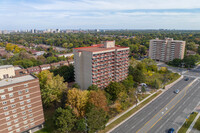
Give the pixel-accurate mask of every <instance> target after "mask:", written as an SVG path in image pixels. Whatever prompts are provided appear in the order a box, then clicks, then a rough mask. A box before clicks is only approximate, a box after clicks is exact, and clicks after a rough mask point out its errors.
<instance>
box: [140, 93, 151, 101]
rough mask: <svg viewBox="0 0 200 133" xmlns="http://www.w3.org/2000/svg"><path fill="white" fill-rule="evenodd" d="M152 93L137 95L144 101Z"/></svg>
mask: <svg viewBox="0 0 200 133" xmlns="http://www.w3.org/2000/svg"><path fill="white" fill-rule="evenodd" d="M149 95H150V94H143V95H142V94H139V95H138V96H137V97H138V99H139V101H142V100H143V99H145V98H146V97H148V96H149Z"/></svg>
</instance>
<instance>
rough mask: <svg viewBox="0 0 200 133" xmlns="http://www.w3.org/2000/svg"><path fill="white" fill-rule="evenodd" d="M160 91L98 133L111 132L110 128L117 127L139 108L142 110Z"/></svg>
mask: <svg viewBox="0 0 200 133" xmlns="http://www.w3.org/2000/svg"><path fill="white" fill-rule="evenodd" d="M161 92H162V91H160V90H159V91H158V92H157V93H155V94H154V95H153V96H151V97H150V98H148V99H147V100H145V101H143V102H142V103H141V104H140V105H138V106H137V107H135V108H133V109H132V110H130V111H129V112H127V113H126V114H124V115H123V116H121V117H120V118H118V119H117V120H116V121H114V122H113V123H111V124H110V125H108V126H107V127H106V128H105V129H104V130H102V131H99V133H105V132H108V131H109V130H111V129H112V128H114V127H115V126H117V125H118V124H119V123H121V122H122V121H124V120H125V119H127V118H128V117H129V116H131V115H132V114H133V113H135V112H136V111H138V110H139V109H140V108H142V107H143V106H144V105H146V104H147V103H149V102H150V101H151V100H153V99H154V98H155V97H156V96H158V95H159V94H160V93H161Z"/></svg>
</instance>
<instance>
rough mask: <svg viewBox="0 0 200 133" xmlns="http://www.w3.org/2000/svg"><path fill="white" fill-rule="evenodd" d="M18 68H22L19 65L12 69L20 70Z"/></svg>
mask: <svg viewBox="0 0 200 133" xmlns="http://www.w3.org/2000/svg"><path fill="white" fill-rule="evenodd" d="M20 69H22V68H21V67H19V66H14V70H15V71H16V70H20Z"/></svg>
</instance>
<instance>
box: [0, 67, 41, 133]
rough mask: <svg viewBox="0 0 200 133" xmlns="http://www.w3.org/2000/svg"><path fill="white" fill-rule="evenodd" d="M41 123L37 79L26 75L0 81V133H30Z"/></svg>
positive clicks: (38, 127) (39, 127)
mask: <svg viewBox="0 0 200 133" xmlns="http://www.w3.org/2000/svg"><path fill="white" fill-rule="evenodd" d="M1 67H2V66H1ZM9 67H10V66H9ZM0 69H1V68H0ZM13 70H14V68H13ZM0 75H1V73H0ZM43 123H44V115H43V107H42V100H41V94H40V86H39V80H38V79H37V77H35V76H33V75H29V74H26V75H22V76H12V78H7V77H6V78H4V79H2V80H0V133H21V132H29V133H31V132H34V131H36V130H38V129H41V128H42V127H43Z"/></svg>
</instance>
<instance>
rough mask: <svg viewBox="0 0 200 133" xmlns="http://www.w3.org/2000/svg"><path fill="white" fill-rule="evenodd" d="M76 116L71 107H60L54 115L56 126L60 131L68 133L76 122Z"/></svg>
mask: <svg viewBox="0 0 200 133" xmlns="http://www.w3.org/2000/svg"><path fill="white" fill-rule="evenodd" d="M75 121H76V119H75V116H74V115H73V114H72V111H71V110H70V109H62V108H58V109H57V110H56V112H55V115H54V122H55V126H56V128H57V129H58V131H60V132H62V133H66V132H69V131H71V130H72V128H73V127H74V124H75Z"/></svg>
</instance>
